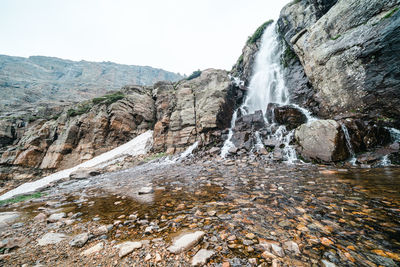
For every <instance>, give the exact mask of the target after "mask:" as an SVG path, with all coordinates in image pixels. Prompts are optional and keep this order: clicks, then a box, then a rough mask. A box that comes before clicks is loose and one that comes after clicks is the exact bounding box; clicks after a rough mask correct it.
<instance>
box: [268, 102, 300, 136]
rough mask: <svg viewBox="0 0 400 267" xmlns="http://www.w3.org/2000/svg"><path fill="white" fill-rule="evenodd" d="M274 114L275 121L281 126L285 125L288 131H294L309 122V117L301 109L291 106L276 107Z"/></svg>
mask: <svg viewBox="0 0 400 267" xmlns="http://www.w3.org/2000/svg"><path fill="white" fill-rule="evenodd" d="M272 113H273V120H274V121H275V122H276V123H278V124H280V125H285V126H286V128H287V129H288V130H293V129H295V128H297V127H299V126H300V125H301V124H303V123H305V122H307V116H306V115H304V113H303V112H302V111H301V110H300V109H298V108H296V107H294V106H291V105H285V106H281V107H279V106H278V107H275V108H274V109H273V111H272Z"/></svg>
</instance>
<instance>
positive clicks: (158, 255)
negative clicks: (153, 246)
mask: <svg viewBox="0 0 400 267" xmlns="http://www.w3.org/2000/svg"><path fill="white" fill-rule="evenodd" d="M155 261H156V262H160V261H161V255H160V254H158V253H156V258H155Z"/></svg>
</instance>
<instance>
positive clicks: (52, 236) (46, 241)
mask: <svg viewBox="0 0 400 267" xmlns="http://www.w3.org/2000/svg"><path fill="white" fill-rule="evenodd" d="M66 237H67V236H66V235H64V234H58V233H47V234H45V235H44V236H42V238H40V239H38V240H37V242H38V244H39V246H47V245H51V244H57V243H59V242H61V241H63V240H64V239H65V238H66Z"/></svg>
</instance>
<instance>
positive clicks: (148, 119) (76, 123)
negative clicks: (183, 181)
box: [0, 69, 240, 179]
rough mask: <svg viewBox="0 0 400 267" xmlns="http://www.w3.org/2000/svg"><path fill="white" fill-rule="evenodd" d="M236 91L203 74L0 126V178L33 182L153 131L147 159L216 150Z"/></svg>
mask: <svg viewBox="0 0 400 267" xmlns="http://www.w3.org/2000/svg"><path fill="white" fill-rule="evenodd" d="M238 92H240V90H238V88H237V87H235V86H234V85H233V84H232V83H231V81H230V78H229V76H228V72H226V71H223V70H214V69H208V70H204V71H203V72H202V73H201V75H200V76H199V77H197V78H195V79H191V80H181V81H179V82H176V83H172V82H158V83H156V84H155V85H154V86H148V87H145V86H125V87H123V88H122V90H121V91H120V92H115V93H113V94H109V95H105V96H103V97H99V98H94V99H92V100H90V101H84V102H81V103H79V104H77V105H74V106H69V107H65V108H64V109H63V111H62V112H61V113H60V114H57V116H55V117H49V118H47V119H43V118H40V119H36V120H34V121H33V122H29V121H27V120H26V119H25V120H24V119H21V118H12V119H3V120H1V121H0V141H1V143H0V156H1V158H0V164H1V166H2V169H3V170H2V174H1V175H2V178H3V179H10V178H15V176H16V175H15V174H16V173H17V170H20V168H23V169H24V170H27V169H29V168H31V171H26V172H27V173H32V174H33V175H38V174H40V173H41V172H43V170H44V171H45V170H60V169H65V168H69V167H72V166H75V165H77V164H78V163H81V162H83V161H86V160H89V159H91V158H93V157H94V156H97V155H99V154H101V153H103V152H106V151H108V150H111V149H112V148H115V147H116V146H119V145H121V144H123V143H125V142H127V141H129V140H131V139H132V138H134V137H136V136H137V135H139V134H141V133H143V132H145V131H147V130H149V129H153V128H154V148H153V150H154V152H167V153H169V154H172V153H176V152H180V151H182V150H184V149H185V148H187V147H188V146H190V145H191V144H193V143H194V142H196V141H198V142H199V143H200V145H201V146H204V147H207V146H215V145H222V144H221V142H222V139H221V131H223V130H224V129H225V128H227V127H229V124H230V119H231V117H232V113H233V110H234V108H235V106H236V103H235V101H236V98H237V93H238ZM13 168H14V169H13ZM15 168H17V169H15ZM11 170H12V171H11ZM18 176H19V175H18ZM24 177H25V176H24Z"/></svg>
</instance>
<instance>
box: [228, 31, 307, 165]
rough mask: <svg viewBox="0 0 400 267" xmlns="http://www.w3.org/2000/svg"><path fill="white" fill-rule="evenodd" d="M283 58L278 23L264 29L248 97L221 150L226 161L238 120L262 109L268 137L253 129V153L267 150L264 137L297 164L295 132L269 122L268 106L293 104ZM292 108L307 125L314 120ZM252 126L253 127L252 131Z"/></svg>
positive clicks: (305, 112) (233, 118) (289, 160)
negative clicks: (286, 83) (304, 117)
mask: <svg viewBox="0 0 400 267" xmlns="http://www.w3.org/2000/svg"><path fill="white" fill-rule="evenodd" d="M281 55H282V51H281V43H280V40H279V38H278V34H277V32H276V23H273V24H271V25H270V26H269V27H267V28H266V29H265V31H264V33H263V35H262V39H261V46H260V49H259V51H258V53H257V54H256V57H255V62H254V66H253V76H252V77H251V79H250V83H249V86H248V91H247V95H246V98H245V100H244V102H243V104H242V105H241V106H240V107H239V108H238V110H236V111H235V112H234V114H233V116H232V121H231V128H230V129H229V133H228V137H227V140H226V141H225V143H224V146H223V147H222V149H221V157H223V158H225V157H226V156H227V155H228V154H229V151H230V150H231V149H232V148H235V144H234V138H235V137H234V136H235V126H236V125H237V120H238V119H239V118H240V117H244V116H246V115H252V114H256V112H260V110H261V111H262V114H263V117H264V122H265V127H264V130H266V131H267V132H268V134H267V135H266V134H265V131H264V134H261V133H260V132H259V131H258V130H257V129H254V131H253V133H252V138H253V140H254V142H253V149H251V151H254V150H256V151H259V150H261V149H263V148H265V147H264V144H263V138H264V140H269V141H272V142H274V143H275V144H276V147H278V148H279V149H278V150H279V151H277V152H276V153H277V154H282V158H283V159H284V161H286V162H288V163H294V162H296V161H297V156H296V151H295V149H294V148H293V147H292V146H291V145H290V142H291V140H292V139H293V135H294V130H292V131H288V130H287V129H286V126H284V125H280V126H278V125H276V124H275V123H274V122H272V121H271V119H269V120H270V121H269V122H268V119H267V107H268V105H269V104H273V105H276V106H283V105H288V104H290V102H289V91H288V88H287V87H286V86H285V82H284V79H283V74H282V66H281ZM232 80H233V82H234V83H235V84H237V85H243V82H241V81H240V80H239V79H237V78H234V77H232ZM291 105H292V106H293V107H295V108H297V109H299V110H300V111H301V112H303V113H304V115H305V116H306V117H307V120H308V122H310V121H313V120H315V118H313V117H312V116H311V113H310V112H309V111H308V110H306V109H304V108H301V107H299V106H297V105H293V104H291ZM239 114H240V115H239ZM253 126H254V125H252V126H251V127H252V128H253ZM274 153H275V152H274Z"/></svg>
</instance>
